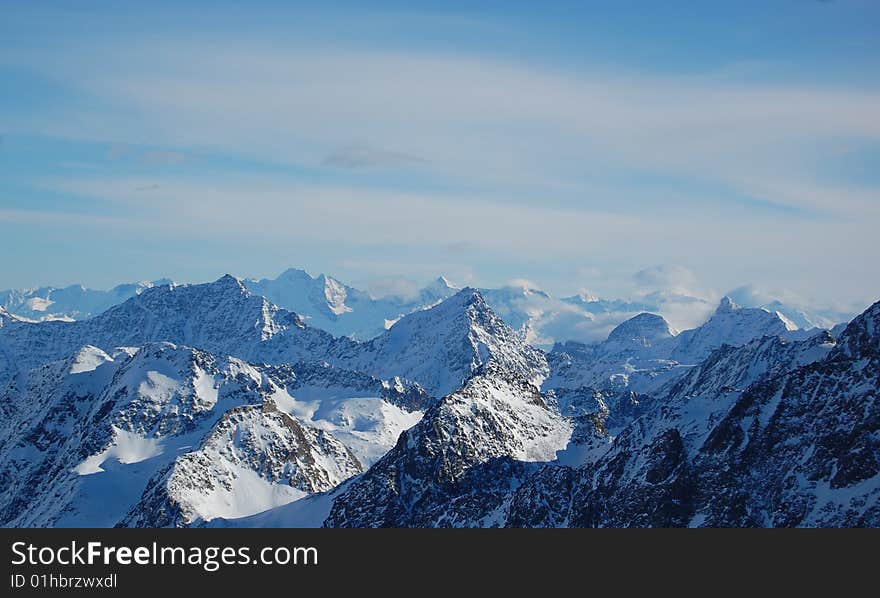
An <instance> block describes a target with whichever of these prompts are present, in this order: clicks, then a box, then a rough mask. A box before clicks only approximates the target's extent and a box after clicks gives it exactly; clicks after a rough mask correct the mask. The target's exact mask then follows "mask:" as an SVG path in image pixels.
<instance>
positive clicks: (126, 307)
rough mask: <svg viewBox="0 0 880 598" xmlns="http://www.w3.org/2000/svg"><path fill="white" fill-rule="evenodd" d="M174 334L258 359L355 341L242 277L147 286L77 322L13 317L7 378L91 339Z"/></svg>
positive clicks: (5, 330) (311, 354)
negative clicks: (310, 323)
mask: <svg viewBox="0 0 880 598" xmlns="http://www.w3.org/2000/svg"><path fill="white" fill-rule="evenodd" d="M156 341H166V342H170V343H174V344H178V345H186V346H190V347H198V348H200V349H203V350H206V351H209V352H211V353H215V354H218V355H234V356H236V357H240V358H242V359H246V360H249V361H255V362H267V363H283V362H295V361H300V360H303V359H317V358H320V356H322V355H325V354H328V353H329V352H331V350H333V349H334V348H337V347H338V346H339V345H345V346H348V345H352V344H354V343H353V342H352V341H350V340H348V339H344V338H342V339H336V338H334V337H333V336H332V335H330V334H329V333H327V332H324V331H323V330H318V329H314V328H309V327H307V326H306V325H305V324H304V322H303V320H302V318H300V317H299V316H298V315H297V314H294V313H292V312H289V311H287V310H283V309H280V308H278V307H276V306H275V305H273V304H272V303H270V302H269V301H268V300H267V299H265V298H263V297H258V296H256V295H252V294H251V293H250V291H248V290H247V289H246V288H245V287H244V286H243V285H242V284H241V282H240V281H239V280H237V279H235V278H233V277H232V276H228V275H227V276H224V277H222V278H220V279H219V280H217V281H216V282H213V283H208V284H199V285H166V286H160V287H152V288H150V289H146V290H145V291H144V292H142V293H140V294H139V295H137V296H135V297H132V298H130V299H128V300H127V301H125V302H124V303H122V304H120V305H117V306H116V307H113V308H110V309H109V310H107V311H105V312H104V313H102V314H100V315H98V316H96V317H94V318H91V319H88V320H83V321H76V322H62V321H51V322H40V323H31V322H23V321H21V320H16V319H10V318H7V319H6V320H4V325H3V327H2V328H0V353H3V354H5V356H6V362H7V365H6V372H5V376H4V372H3V371H0V385H2V383H3V381H4V378H6V379H8V377H9V376H11V375H14V373H15V372H16V371H28V370H30V369H33V368H35V367H38V366H39V365H42V364H45V363H48V362H50V361H54V360H57V359H62V358H64V357H65V356H67V355H70V354H71V353H73V352H74V351H76V350H77V349H78V348H79V347H82V346H84V345H93V346H95V347H98V348H100V349H102V350H104V351H108V352H109V351H112V350H113V349H114V348H116V347H123V346H134V347H137V346H141V345H144V344H146V343H149V342H156Z"/></svg>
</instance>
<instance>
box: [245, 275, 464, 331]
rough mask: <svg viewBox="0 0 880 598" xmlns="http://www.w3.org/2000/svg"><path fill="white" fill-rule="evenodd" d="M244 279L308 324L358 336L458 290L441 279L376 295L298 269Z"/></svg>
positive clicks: (423, 307) (385, 327) (273, 301)
mask: <svg viewBox="0 0 880 598" xmlns="http://www.w3.org/2000/svg"><path fill="white" fill-rule="evenodd" d="M242 282H243V284H244V285H245V286H246V287H247V288H248V289H250V291H251V292H252V293H254V294H255V295H262V296H264V297H266V298H267V299H269V300H270V301H271V302H272V303H274V304H275V305H278V306H280V307H283V308H285V309H288V310H290V311H293V312H296V313H298V314H300V315H301V316H303V318H305V321H306V323H307V324H308V325H310V326H313V327H315V328H320V329H322V330H326V331H328V332H331V333H332V334H334V335H337V336H349V337H351V338H354V339H358V340H369V339H371V338H374V337H376V336H378V335H380V334H382V332H384V331H385V330H387V329H388V328H390V327H391V324H393V323H394V322H396V321H397V320H398V319H400V318H401V317H402V316H405V315H406V314H409V313H412V312H414V311H417V310H420V309H425V308H428V307H431V306H433V305H436V304H437V303H439V302H440V301H443V300H444V299H446V298H448V297H451V296H452V295H454V294H455V293H457V292H458V291H459V289H458V288H456V287H454V286H453V285H452V284H451V283H449V281H447V280H446V279H445V278H443V277H440V278H438V279H437V280H435V281H433V282H432V283H431V284H429V285H428V286H426V287H425V288H423V289H421V290H420V291H419V292H418V293H417V294H416V295H415V296H414V297H408V298H402V297H394V296H390V297H383V298H374V297H372V296H371V295H370V294H369V293H367V292H365V291H360V290H358V289H355V288H353V287H351V286H348V285H346V284H345V283H342V282H340V281H338V280H337V279H335V278H333V277H331V276H326V275H324V274H321V275H319V276H317V277H313V276H311V275H310V274H309V273H308V272H306V271H305V270H300V269H296V268H291V269H288V270H285V271H284V272H283V273H281V275H280V276H278V278H274V279H269V278H263V279H260V280H244V281H242Z"/></svg>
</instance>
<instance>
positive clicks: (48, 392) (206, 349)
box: [0, 271, 880, 527]
mask: <svg viewBox="0 0 880 598" xmlns="http://www.w3.org/2000/svg"><path fill="white" fill-rule="evenodd" d="M254 289H260V290H261V292H262V293H265V295H274V297H275V298H276V299H277V300H278V301H279V302H282V301H290V302H296V303H299V304H300V305H302V306H304V307H303V309H302V311H303V312H305V313H299V312H297V311H295V310H291V309H288V308H286V307H284V306H281V305H278V304H277V303H276V301H274V300H272V299H271V297H267V296H264V295H261V294H259V293H257V292H256V291H255V290H254ZM19 297H20V296H19ZM51 297H52V295H51V293H50V294H49V295H48V299H47V301H48V300H51ZM533 299H536V300H537V301H539V302H543V303H539V304H541V305H545V306H546V305H549V304H550V302H551V301H555V300H553V299H552V298H551V297H549V296H548V295H547V294H546V293H542V292H540V291H537V290H535V289H531V288H522V289H519V290H516V289H511V288H507V289H496V290H491V289H490V290H485V291H480V290H476V289H471V288H464V289H460V290H458V289H455V288H454V287H453V286H452V285H450V284H449V283H448V282H446V281H445V280H443V279H440V280H438V281H437V282H436V283H435V284H433V285H431V286H430V287H428V288H426V289H424V290H423V291H421V292H420V293H419V294H418V295H417V296H416V297H415V298H410V299H409V300H407V301H408V302H407V301H404V300H402V299H389V298H385V299H374V298H372V297H370V296H369V295H367V294H365V293H361V292H360V291H356V290H354V289H352V288H351V287H347V286H345V285H343V284H342V283H339V282H338V281H335V280H333V279H331V278H329V277H317V278H312V277H310V276H308V275H306V274H305V273H303V272H301V271H288V272H286V273H285V274H283V275H282V276H281V277H279V278H278V279H276V280H274V281H266V280H263V281H243V280H240V279H236V278H234V277H232V276H228V275H227V276H224V277H222V278H220V279H218V280H217V281H215V282H212V283H206V284H198V285H174V284H157V285H144V286H143V287H140V288H138V289H136V290H132V293H131V296H130V297H129V298H128V299H125V300H124V301H122V302H121V303H118V304H116V305H113V306H111V307H109V308H108V309H107V310H106V311H103V312H102V313H100V314H96V315H94V316H93V317H91V318H88V319H78V320H75V321H67V320H64V321H58V320H48V321H35V320H34V319H29V318H23V317H20V316H17V315H13V314H11V313H10V312H9V311H8V310H6V309H3V310H0V414H2V425H0V482H2V484H0V487H2V491H0V522H2V524H3V525H14V526H70V525H76V526H113V525H119V526H201V525H217V526H225V525H244V526H256V525H291V526H321V525H324V526H358V527H362V526H395V527H406V526H420V527H434V526H469V527H473V526H476V527H484V526H630V525H636V526H670V525H672V526H699V525H709V526H728V525H730V526H791V525H794V526H797V525H804V526H811V525H830V526H844V525H880V503H878V501H880V444H878V442H877V437H878V434H880V403H878V401H877V396H878V394H880V393H878V389H880V303H878V304H874V305H873V306H871V307H869V308H868V309H867V310H866V311H865V312H864V313H862V314H861V315H859V316H858V317H856V318H855V319H853V320H852V322H850V323H848V324H846V325H844V326H838V327H835V328H834V330H828V329H821V328H815V329H810V330H804V329H803V328H800V327H798V326H797V325H796V324H795V322H793V321H792V319H791V318H789V317H787V316H786V315H784V314H783V313H781V311H780V310H775V311H769V310H766V309H762V308H758V307H742V306H739V305H737V304H736V303H735V302H734V301H732V300H731V299H730V298H724V299H723V300H722V301H720V302H719V304H718V305H717V307H716V308H715V311H714V313H713V314H712V315H711V316H710V317H709V318H708V320H706V321H705V322H704V323H703V324H701V325H700V326H698V327H696V328H692V329H688V330H684V331H677V330H675V329H674V328H673V327H672V326H671V325H670V324H669V322H668V321H667V320H666V319H664V318H663V317H662V316H661V315H658V314H656V313H650V311H649V310H644V311H643V313H639V314H637V315H634V316H632V317H630V318H628V319H625V320H624V321H623V322H621V323H619V325H617V326H616V327H614V328H613V330H612V331H611V333H610V334H608V335H607V338H604V339H603V340H601V341H599V342H592V343H584V342H579V341H577V340H571V339H566V341H565V342H559V343H556V344H554V345H553V346H552V347H545V348H547V349H549V350H547V351H545V350H542V349H541V348H540V347H535V346H533V344H532V341H533V339H534V338H535V337H534V334H535V330H540V329H541V323H542V322H543V325H544V326H546V325H547V324H546V323H547V322H548V321H553V318H551V317H550V316H548V314H549V313H551V310H549V309H548V310H547V311H540V310H538V309H535V310H532V311H528V310H526V309H523V308H522V307H521V306H522V304H521V303H518V302H519V301H520V300H529V301H531V300H533ZM561 302H563V303H566V302H567V304H569V305H573V306H577V305H580V307H578V309H581V310H582V311H583V313H584V314H593V313H594V312H592V311H588V309H593V310H595V313H600V312H601V310H602V309H605V308H607V309H608V310H609V312H610V311H612V310H613V313H620V312H621V311H622V310H621V309H620V302H605V303H604V305H605V307H604V308H603V307H602V301H601V300H593V299H592V298H572V299H567V300H565V301H561ZM31 305H32V306H33V305H34V303H33V302H32V303H31ZM528 305H530V306H531V305H534V304H533V303H528ZM47 307H51V306H47ZM630 308H633V309H636V308H635V306H634V305H627V306H626V307H625V308H624V309H630ZM38 311H39V310H38ZM78 313H80V314H82V313H83V312H82V311H80V312H78ZM584 317H587V316H584ZM379 318H381V320H382V323H381V326H380V327H379V328H378V330H377V329H376V328H375V326H376V322H378V321H379ZM559 322H561V320H557V321H556V323H557V324H559ZM318 324H324V325H325V326H326V327H327V328H330V327H331V326H338V327H340V328H339V329H337V331H336V332H335V333H334V332H332V331H329V330H326V329H322V327H321V326H318ZM346 326H347V328H344V327H346ZM371 326H372V327H373V328H370V327H371ZM342 329H344V330H346V331H348V334H341V333H340V332H339V330H342ZM560 329H562V330H564V327H563V326H561V325H560ZM368 330H373V331H374V332H376V334H372V333H369V334H368V333H367V331H368ZM357 331H362V332H361V334H358V333H357ZM563 338H564V337H563Z"/></svg>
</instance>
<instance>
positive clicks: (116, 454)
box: [74, 426, 162, 475]
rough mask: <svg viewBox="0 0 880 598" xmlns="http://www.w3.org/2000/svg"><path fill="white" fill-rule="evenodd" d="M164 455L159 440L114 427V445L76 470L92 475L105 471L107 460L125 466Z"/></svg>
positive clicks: (87, 460)
mask: <svg viewBox="0 0 880 598" xmlns="http://www.w3.org/2000/svg"><path fill="white" fill-rule="evenodd" d="M161 454H162V443H161V442H160V441H159V439H158V438H145V437H144V436H141V435H140V434H136V433H134V432H129V431H127V430H121V429H119V428H117V427H116V426H113V444H112V445H110V446H109V447H107V448H106V449H105V450H104V451H103V452H101V453H98V454H97V455H92V456H91V457H87V458H86V459H85V460H84V461H83V462H82V463H80V464H79V465H77V466H76V467H75V468H74V471H75V472H76V473H78V474H79V475H91V474H93V473H100V472H102V471H104V469H103V468H102V467H101V465H103V464H104V462H105V461H106V460H107V459H110V458H115V459H116V460H117V461H119V462H120V463H122V464H124V465H128V464H131V463H140V462H141V461H146V460H147V459H150V458H152V457H155V456H157V455H161Z"/></svg>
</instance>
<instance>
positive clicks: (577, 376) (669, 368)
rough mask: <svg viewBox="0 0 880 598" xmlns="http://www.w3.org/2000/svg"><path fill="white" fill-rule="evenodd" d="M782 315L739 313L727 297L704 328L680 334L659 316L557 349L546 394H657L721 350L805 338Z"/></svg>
mask: <svg viewBox="0 0 880 598" xmlns="http://www.w3.org/2000/svg"><path fill="white" fill-rule="evenodd" d="M809 334H810V333H808V332H806V331H801V330H798V329H797V327H796V326H794V325H793V324H791V322H789V321H788V320H786V319H785V318H784V317H783V316H782V315H780V314H778V313H773V312H769V311H767V310H764V309H761V308H746V307H740V306H738V305H736V304H735V303H733V301H731V300H730V298H728V297H724V298H723V299H722V300H721V302H720V303H719V305H718V308H717V309H716V310H715V313H714V314H713V315H712V316H711V317H710V318H709V319H708V320H707V321H706V322H705V323H704V324H702V325H701V326H698V327H697V328H692V329H690V330H685V331H683V332H680V333H679V332H677V331H675V330H674V329H672V327H671V326H670V325H669V323H668V322H667V321H666V320H665V319H664V318H663V317H662V316H659V315H657V314H650V313H643V314H639V315H638V316H635V317H633V318H631V319H629V320H627V321H625V322H623V323H622V324H620V325H619V326H617V327H616V328H615V329H614V330H613V331H612V332H611V334H609V335H608V338H607V339H606V340H605V341H603V342H601V343H595V344H591V345H588V344H583V343H577V342H567V343H561V344H557V345H556V346H555V347H554V348H553V350H552V351H551V352H550V353H549V354H548V356H547V357H548V361H549V363H550V367H551V375H550V377H549V378H548V380H547V382H546V383H545V385H544V387H545V388H558V387H563V388H578V387H582V386H586V387H596V388H609V387H611V388H621V387H628V388H629V389H630V390H633V391H636V392H654V391H656V390H658V389H659V388H660V387H661V386H663V385H664V384H668V383H670V382H671V381H673V380H674V379H675V378H677V377H679V376H681V375H684V373H685V372H686V371H687V368H688V367H689V366H693V365H695V364H698V363H700V362H702V361H703V360H704V359H706V358H707V357H708V356H709V354H710V353H711V352H712V351H714V350H715V349H718V348H719V347H721V346H722V345H731V346H741V345H743V344H745V343H747V342H749V341H751V340H754V339H758V338H761V337H764V336H772V337H777V336H784V337H787V338H790V339H794V338H806V337H807V336H809Z"/></svg>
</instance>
